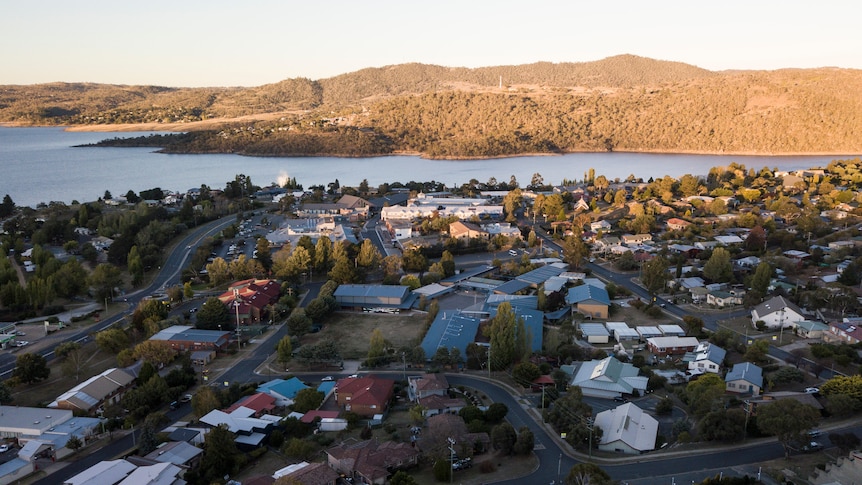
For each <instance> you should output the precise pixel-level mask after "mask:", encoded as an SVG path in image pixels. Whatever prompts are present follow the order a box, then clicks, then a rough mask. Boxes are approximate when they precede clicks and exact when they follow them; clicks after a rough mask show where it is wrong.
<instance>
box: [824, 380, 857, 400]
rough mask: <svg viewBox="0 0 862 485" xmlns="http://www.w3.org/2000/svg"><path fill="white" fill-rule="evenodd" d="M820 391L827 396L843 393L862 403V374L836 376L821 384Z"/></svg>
mask: <svg viewBox="0 0 862 485" xmlns="http://www.w3.org/2000/svg"><path fill="white" fill-rule="evenodd" d="M820 392H821V393H822V394H823V395H824V396H827V397H831V396H833V395H836V394H843V395H845V396H849V397H852V398H853V399H856V400H857V401H859V402H860V404H862V376H860V375H852V376H835V377H833V378H831V379H829V380H828V381H826V382H824V383H823V385H822V386H820Z"/></svg>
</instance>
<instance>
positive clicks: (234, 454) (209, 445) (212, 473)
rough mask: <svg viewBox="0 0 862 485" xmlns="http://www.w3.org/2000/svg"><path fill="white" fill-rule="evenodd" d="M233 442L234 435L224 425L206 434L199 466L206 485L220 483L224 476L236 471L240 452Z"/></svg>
mask: <svg viewBox="0 0 862 485" xmlns="http://www.w3.org/2000/svg"><path fill="white" fill-rule="evenodd" d="M234 440H235V435H234V434H233V433H231V432H230V431H228V429H227V427H226V426H225V425H221V426H217V427H215V428H212V429H210V431H209V433H207V435H206V439H205V441H204V454H203V458H202V459H201V465H200V469H201V473H202V475H203V477H204V479H205V482H206V483H215V482H218V483H221V481H222V479H223V477H224V476H225V475H233V474H235V473H236V472H237V471H238V468H239V467H238V464H239V461H238V458H239V455H240V452H239V450H238V449H237V447H236V442H235V441H234Z"/></svg>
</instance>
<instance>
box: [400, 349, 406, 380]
mask: <svg viewBox="0 0 862 485" xmlns="http://www.w3.org/2000/svg"><path fill="white" fill-rule="evenodd" d="M401 363H402V364H403V365H404V382H407V357H406V355H404V352H401Z"/></svg>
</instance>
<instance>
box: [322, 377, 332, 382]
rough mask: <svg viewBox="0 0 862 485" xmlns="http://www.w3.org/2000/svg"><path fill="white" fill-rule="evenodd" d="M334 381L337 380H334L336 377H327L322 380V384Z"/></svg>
mask: <svg viewBox="0 0 862 485" xmlns="http://www.w3.org/2000/svg"><path fill="white" fill-rule="evenodd" d="M334 380H335V378H334V377H332V376H326V377H324V378H323V379H321V380H320V382H329V381H334Z"/></svg>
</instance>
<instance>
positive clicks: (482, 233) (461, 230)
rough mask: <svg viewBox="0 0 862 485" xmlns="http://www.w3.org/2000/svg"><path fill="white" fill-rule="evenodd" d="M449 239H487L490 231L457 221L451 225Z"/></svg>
mask: <svg viewBox="0 0 862 485" xmlns="http://www.w3.org/2000/svg"><path fill="white" fill-rule="evenodd" d="M449 237H451V238H453V239H473V238H482V239H487V238H488V231H486V230H484V229H482V228H481V227H479V226H478V225H476V224H473V223H471V222H461V221H455V222H453V223H451V224H449Z"/></svg>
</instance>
